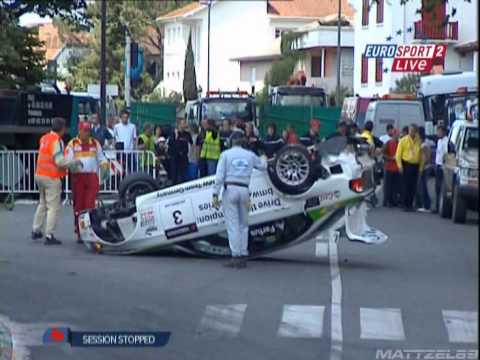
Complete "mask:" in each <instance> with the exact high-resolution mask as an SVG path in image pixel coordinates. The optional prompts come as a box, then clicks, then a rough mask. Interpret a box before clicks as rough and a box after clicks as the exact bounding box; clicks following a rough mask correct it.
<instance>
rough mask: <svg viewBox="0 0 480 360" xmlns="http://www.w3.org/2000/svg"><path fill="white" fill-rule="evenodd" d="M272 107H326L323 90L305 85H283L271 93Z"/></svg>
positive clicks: (273, 89)
mask: <svg viewBox="0 0 480 360" xmlns="http://www.w3.org/2000/svg"><path fill="white" fill-rule="evenodd" d="M270 99H271V104H272V105H278V106H313V107H326V104H327V100H326V95H325V91H324V90H323V88H318V87H313V86H304V85H281V86H276V87H273V88H272V89H271V91H270Z"/></svg>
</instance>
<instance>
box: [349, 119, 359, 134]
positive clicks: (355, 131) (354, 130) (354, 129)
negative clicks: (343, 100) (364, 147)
mask: <svg viewBox="0 0 480 360" xmlns="http://www.w3.org/2000/svg"><path fill="white" fill-rule="evenodd" d="M348 133H349V134H350V136H357V135H360V130H359V129H358V125H357V123H355V122H352V124H351V125H350V131H349V132H348Z"/></svg>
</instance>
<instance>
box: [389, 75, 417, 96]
mask: <svg viewBox="0 0 480 360" xmlns="http://www.w3.org/2000/svg"><path fill="white" fill-rule="evenodd" d="M419 81H420V75H417V74H407V75H405V76H404V77H402V78H401V79H398V80H396V81H395V89H394V90H393V92H394V93H397V94H403V93H407V94H414V93H416V92H417V83H418V82H419Z"/></svg>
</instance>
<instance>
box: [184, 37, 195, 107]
mask: <svg viewBox="0 0 480 360" xmlns="http://www.w3.org/2000/svg"><path fill="white" fill-rule="evenodd" d="M183 96H184V98H185V102H187V101H188V100H195V99H197V98H198V93H197V76H196V74H195V58H194V56H193V49H192V32H190V35H189V36H188V44H187V51H186V52H185V69H184V74H183Z"/></svg>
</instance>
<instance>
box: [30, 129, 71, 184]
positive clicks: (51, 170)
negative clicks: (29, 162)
mask: <svg viewBox="0 0 480 360" xmlns="http://www.w3.org/2000/svg"><path fill="white" fill-rule="evenodd" d="M57 141H62V138H61V137H60V135H58V134H57V133H56V132H53V131H50V132H49V133H47V134H45V135H43V136H42V137H41V139H40V149H39V150H38V159H37V170H36V171H35V174H36V175H37V176H46V177H50V178H57V179H60V178H62V177H64V176H65V175H66V174H67V172H66V170H65V169H60V168H59V167H58V166H57V165H56V164H55V160H54V158H53V157H54V155H55V154H54V153H53V151H54V146H55V143H56V142H57Z"/></svg>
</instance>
